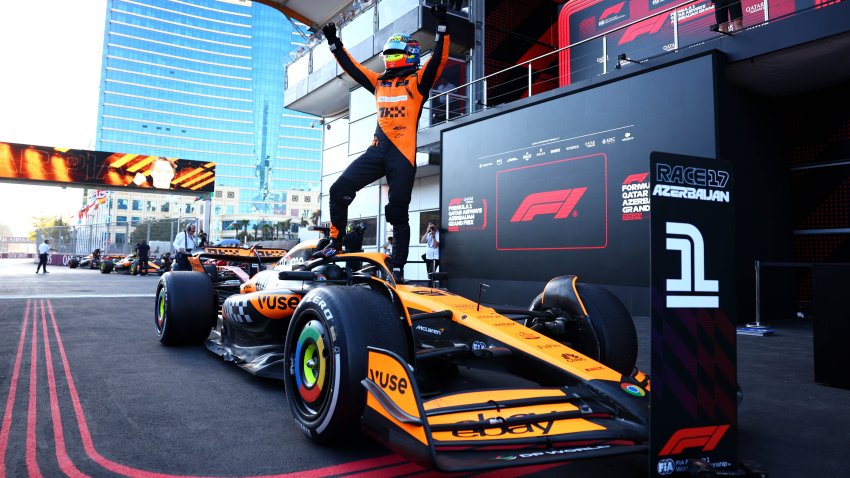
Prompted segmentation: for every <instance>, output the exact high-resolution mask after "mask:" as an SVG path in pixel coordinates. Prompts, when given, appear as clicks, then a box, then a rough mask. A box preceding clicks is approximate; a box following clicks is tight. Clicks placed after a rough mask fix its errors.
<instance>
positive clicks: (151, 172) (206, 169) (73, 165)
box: [0, 142, 215, 194]
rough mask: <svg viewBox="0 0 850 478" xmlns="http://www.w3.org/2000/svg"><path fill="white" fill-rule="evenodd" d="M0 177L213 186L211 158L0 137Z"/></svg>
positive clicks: (173, 189) (191, 189)
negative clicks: (41, 143) (40, 143)
mask: <svg viewBox="0 0 850 478" xmlns="http://www.w3.org/2000/svg"><path fill="white" fill-rule="evenodd" d="M0 179H10V180H21V181H27V182H45V183H53V184H60V185H63V184H65V185H67V184H71V183H72V184H73V185H74V186H80V187H94V188H102V189H121V188H134V189H137V188H151V189H160V190H163V192H165V191H167V192H170V193H187V194H198V193H203V192H207V193H208V192H212V191H213V189H214V186H215V163H207V162H203V161H192V160H188V159H179V158H166V157H163V156H147V155H141V154H131V153H112V152H106V151H87V150H82V149H66V148H56V147H52V146H35V145H29V144H18V143H4V142H0Z"/></svg>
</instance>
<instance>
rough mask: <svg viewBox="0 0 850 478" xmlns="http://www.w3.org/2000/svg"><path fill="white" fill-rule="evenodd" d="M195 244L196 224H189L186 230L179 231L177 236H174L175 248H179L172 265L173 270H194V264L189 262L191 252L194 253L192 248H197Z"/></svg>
mask: <svg viewBox="0 0 850 478" xmlns="http://www.w3.org/2000/svg"><path fill="white" fill-rule="evenodd" d="M195 244H196V239H195V225H194V224H189V225H187V226H186V230H185V231H183V232H178V233H177V237H175V238H174V248H175V249H177V257H175V258H174V266H173V267H172V270H175V271H190V270H192V266H191V265H190V264H189V254H191V253H192V249H194V248H195Z"/></svg>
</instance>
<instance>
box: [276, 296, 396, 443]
mask: <svg viewBox="0 0 850 478" xmlns="http://www.w3.org/2000/svg"><path fill="white" fill-rule="evenodd" d="M370 345H371V346H375V347H379V348H382V349H386V350H389V351H392V352H394V353H396V354H398V355H399V357H401V358H402V359H404V360H408V359H409V352H408V350H409V349H408V345H407V334H406V329H405V324H404V323H403V322H402V321H401V319H400V318H399V314H398V312H397V311H396V310H395V308H394V307H393V305H392V303H390V301H389V300H388V299H387V298H386V297H384V296H382V295H380V294H378V293H376V292H373V291H372V290H370V289H366V288H361V287H346V286H331V287H322V288H319V289H314V290H312V291H311V292H309V293H308V294H307V295H306V296H304V299H302V300H301V304H300V305H299V306H298V308H297V309H296V311H295V314H294V315H293V317H292V321H291V322H290V324H289V328H288V330H287V333H286V342H285V346H284V347H285V348H284V367H285V368H284V382H285V385H286V397H287V400H288V401H289V408H290V409H291V410H292V414H293V416H294V417H295V420H296V421H297V422H298V424H299V425H300V428H301V430H302V431H303V432H304V434H305V435H307V436H308V437H309V438H310V439H312V440H314V441H317V442H324V441H329V440H334V439H340V438H346V437H347V438H350V437H351V435H350V433H351V432H356V431H357V430H358V428H359V421H360V416H361V415H362V413H363V409H364V407H365V404H366V390H365V388H364V387H363V385H362V384H361V383H360V381H361V380H363V379H364V378H366V376H367V370H366V368H367V363H366V362H367V358H368V355H367V350H366V347H367V346H370Z"/></svg>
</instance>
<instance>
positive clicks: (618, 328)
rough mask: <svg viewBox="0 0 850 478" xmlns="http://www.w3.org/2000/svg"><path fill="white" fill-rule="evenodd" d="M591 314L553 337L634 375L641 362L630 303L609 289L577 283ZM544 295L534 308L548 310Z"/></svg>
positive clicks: (588, 312) (627, 373) (537, 299)
mask: <svg viewBox="0 0 850 478" xmlns="http://www.w3.org/2000/svg"><path fill="white" fill-rule="evenodd" d="M576 292H577V293H578V296H579V297H580V298H581V301H582V303H583V304H584V307H585V309H586V310H587V317H581V318H575V320H573V321H567V323H566V327H565V334H564V335H563V336H558V337H553V338H554V339H556V340H558V341H560V342H561V343H563V344H564V345H566V346H568V347H570V348H572V349H575V350H577V351H579V352H581V353H582V354H584V355H587V356H588V357H590V358H592V359H593V360H596V361H598V362H601V363H603V364H605V365H606V366H608V367H610V368H612V369H614V370H616V371H618V372H620V373H622V374H623V375H630V374H631V373H632V371H633V370H634V368H635V363H636V362H637V332H636V331H635V324H634V321H633V320H632V316H631V314H630V313H629V311H628V309H626V306H625V305H623V303H622V302H620V300H619V299H618V298H617V297H616V296H615V295H614V294H612V293H611V292H609V291H608V290H607V289H605V288H603V287H600V286H598V285H593V284H584V283H578V284H576ZM542 302H543V294H540V295H538V296H537V297H536V298H535V299H534V301H532V303H531V307H530V309H531V310H545V309H546V307H544V306H543V303H542Z"/></svg>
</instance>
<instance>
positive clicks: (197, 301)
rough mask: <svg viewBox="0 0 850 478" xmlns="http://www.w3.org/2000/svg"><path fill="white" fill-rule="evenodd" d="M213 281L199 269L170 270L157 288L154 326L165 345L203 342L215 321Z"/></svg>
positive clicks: (160, 280)
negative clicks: (196, 270) (195, 270)
mask: <svg viewBox="0 0 850 478" xmlns="http://www.w3.org/2000/svg"><path fill="white" fill-rule="evenodd" d="M215 307H216V304H215V298H214V296H213V289H212V281H210V278H209V276H207V275H206V274H201V273H197V272H169V273H166V274H164V275H163V276H162V278H160V279H159V284H157V287H156V307H155V309H154V327H155V330H156V337H157V338H158V339H159V341H160V342H162V343H163V344H164V345H182V344H201V343H203V341H204V340H205V339H206V338H207V337H208V336H209V335H210V330H211V329H212V327H213V325H214V324H215V319H216V310H215Z"/></svg>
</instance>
